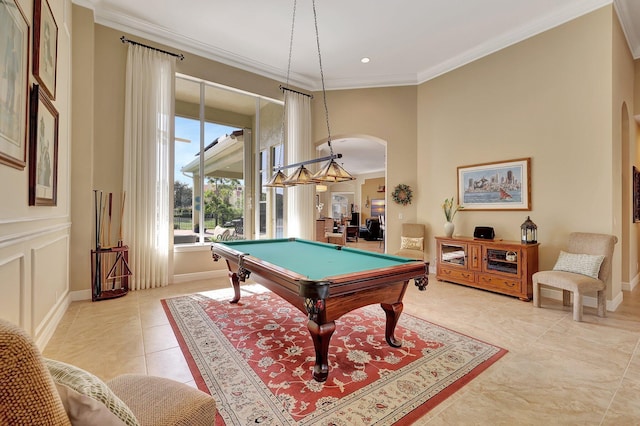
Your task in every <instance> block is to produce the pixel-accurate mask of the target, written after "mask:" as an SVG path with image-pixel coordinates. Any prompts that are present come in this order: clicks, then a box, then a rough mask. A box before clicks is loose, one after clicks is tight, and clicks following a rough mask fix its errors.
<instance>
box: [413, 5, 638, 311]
mask: <svg viewBox="0 0 640 426" xmlns="http://www.w3.org/2000/svg"><path fill="white" fill-rule="evenodd" d="M611 58H612V9H611V7H610V6H609V7H605V8H602V9H600V10H598V11H595V12H593V13H591V14H588V15H586V16H583V17H581V18H579V19H576V20H574V21H571V22H569V23H567V24H564V25H562V26H560V27H557V28H555V29H552V30H550V31H547V32H545V33H543V34H540V35H538V36H536V37H533V38H531V39H528V40H526V41H523V42H521V43H518V44H516V45H514V46H511V47H509V48H507V49H504V50H502V51H499V52H497V53H495V54H493V55H491V56H488V57H486V58H483V59H480V60H478V61H476V62H474V63H471V64H469V65H467V66H465V67H462V68H460V69H458V70H455V71H452V72H450V73H448V74H445V75H443V76H441V77H439V78H437V79H434V80H432V81H429V82H427V83H425V84H423V85H421V86H420V88H419V95H418V98H419V99H418V116H419V119H418V156H417V159H418V164H419V165H420V164H423V165H426V167H425V169H426V172H427V178H426V180H425V181H424V182H425V185H422V186H420V187H419V188H418V195H417V197H416V198H417V206H418V211H419V212H420V217H421V218H424V220H426V221H428V222H430V223H431V224H432V225H433V228H434V229H435V230H436V231H435V233H436V234H438V232H437V231H438V229H440V228H439V226H438V225H437V224H438V223H443V222H444V216H443V213H442V210H441V207H440V205H441V203H442V201H443V200H444V199H445V198H447V197H450V196H451V195H452V194H454V193H455V192H456V185H457V175H456V168H457V167H458V166H462V165H469V164H478V163H484V162H491V161H500V160H509V159H515V158H523V157H531V168H532V170H531V176H532V178H531V187H532V188H531V189H532V210H531V211H530V212H527V211H502V212H500V211H462V212H461V214H459V215H457V216H456V219H455V224H456V233H457V234H462V235H472V232H473V229H474V227H475V226H478V225H485V226H493V227H494V228H495V231H496V236H497V237H498V238H503V239H508V240H513V239H515V240H518V239H519V229H520V225H521V223H522V222H523V221H524V220H525V219H526V216H527V215H531V219H532V220H533V221H534V222H535V223H536V224H537V225H538V240H539V242H540V243H541V247H540V268H542V269H544V268H550V267H552V266H553V264H554V261H555V258H556V257H557V254H558V251H559V250H560V248H561V246H562V244H563V242H564V241H565V240H566V238H567V235H568V233H569V232H571V231H573V230H582V231H591V232H604V233H614V234H617V235H619V233H620V231H619V221H620V210H621V202H620V192H619V189H618V188H619V187H620V183H621V182H620V178H619V174H618V172H619V165H620V155H619V140H615V141H614V140H612V139H613V138H612V134H613V129H612V111H614V114H615V117H614V119H613V122H615V127H617V128H618V129H619V128H620V118H619V117H620V103H619V101H617V100H616V101H617V104H616V105H615V106H614V107H612V93H611V90H612V67H611V62H612V60H611ZM627 62H628V61H627ZM623 67H624V68H627V67H628V64H625V65H624V66H623ZM627 71H628V70H627ZM616 77H617V76H616ZM627 78H628V77H626V76H625V77H624V79H627ZM628 83H629V82H628V81H627V82H626V83H625V84H624V86H625V87H627V89H626V90H627V92H626V93H627V95H628V96H630V90H629V88H628ZM441 232H442V231H441ZM621 250H622V248H621V246H620V245H618V246H617V248H616V258H617V259H616V260H615V265H614V274H613V281H614V286H613V290H612V289H609V294H608V298H609V299H610V300H611V299H612V298H618V297H619V296H620V295H621V294H620V291H619V290H620V277H621V273H620V272H621V261H620V253H621ZM430 253H432V256H433V253H435V250H434V245H433V242H431V249H430ZM432 260H433V258H432ZM612 291H613V292H612Z"/></svg>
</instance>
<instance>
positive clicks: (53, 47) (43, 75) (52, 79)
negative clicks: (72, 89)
mask: <svg viewBox="0 0 640 426" xmlns="http://www.w3.org/2000/svg"><path fill="white" fill-rule="evenodd" d="M57 56H58V25H57V24H56V20H55V18H54V17H53V12H52V11H51V7H49V3H48V2H47V0H35V2H34V5H33V76H34V77H35V78H36V80H38V82H39V83H40V85H41V86H42V90H44V91H45V93H46V94H47V95H49V97H50V98H51V100H55V99H56V70H57V66H56V64H57Z"/></svg>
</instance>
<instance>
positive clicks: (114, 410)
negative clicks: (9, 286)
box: [0, 319, 216, 426]
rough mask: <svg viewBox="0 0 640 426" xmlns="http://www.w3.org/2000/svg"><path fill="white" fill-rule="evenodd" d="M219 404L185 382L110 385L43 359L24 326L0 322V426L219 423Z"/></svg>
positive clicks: (135, 378)
mask: <svg viewBox="0 0 640 426" xmlns="http://www.w3.org/2000/svg"><path fill="white" fill-rule="evenodd" d="M215 417H216V404H215V400H214V399H213V398H212V397H211V396H210V395H208V394H206V393H204V392H201V391H199V390H198V389H195V388H192V387H191V386H188V385H186V384H184V383H180V382H176V381H174V380H170V379H165V378H161V377H151V376H145V375H123V376H119V377H116V378H115V379H113V380H112V381H110V382H108V383H104V382H102V381H101V380H100V379H98V378H97V377H95V376H93V375H91V374H89V373H87V372H86V371H84V370H81V369H79V368H77V367H74V366H71V365H69V364H65V363H61V362H59V361H54V360H48V359H45V358H43V356H42V354H41V353H40V351H39V349H38V347H37V346H36V344H35V343H34V342H33V340H32V339H31V337H30V336H29V335H28V334H27V333H26V332H25V331H24V330H22V329H21V328H20V327H18V326H16V325H14V324H12V323H10V322H8V321H6V320H2V319H0V425H56V426H57V425H71V424H90V425H113V424H119V425H122V424H126V425H136V424H139V425H150V426H151V425H153V426H159V425H184V426H187V425H189V426H191V425H213V424H214V422H215Z"/></svg>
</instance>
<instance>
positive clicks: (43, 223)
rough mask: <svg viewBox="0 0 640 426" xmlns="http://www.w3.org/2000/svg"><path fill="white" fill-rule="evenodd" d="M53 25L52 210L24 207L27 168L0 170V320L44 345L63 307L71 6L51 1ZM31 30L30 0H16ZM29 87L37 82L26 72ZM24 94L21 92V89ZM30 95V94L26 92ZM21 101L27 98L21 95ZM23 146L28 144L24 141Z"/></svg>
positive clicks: (67, 219)
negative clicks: (55, 177)
mask: <svg viewBox="0 0 640 426" xmlns="http://www.w3.org/2000/svg"><path fill="white" fill-rule="evenodd" d="M49 3H50V6H51V10H52V12H53V15H54V17H55V20H56V24H57V26H58V51H57V83H56V99H55V100H53V101H52V103H53V106H54V107H55V109H56V110H57V112H58V114H59V122H58V125H59V128H58V181H57V205H56V206H53V207H52V206H37V207H36V206H29V203H28V187H29V179H28V176H29V169H30V165H29V164H27V166H26V167H25V168H24V169H15V168H12V167H8V166H5V165H0V180H1V181H2V182H3V184H2V185H0V198H1V199H2V200H3V202H2V203H1V204H0V294H2V297H1V298H0V316H1V317H2V318H4V319H7V320H10V321H12V322H14V323H16V324H18V325H20V326H22V327H23V328H25V329H26V330H27V331H28V332H29V333H30V334H31V335H32V336H33V337H34V338H35V340H36V342H37V343H38V344H39V345H40V346H43V345H44V344H45V343H46V341H47V340H48V339H49V337H50V336H51V333H52V332H53V330H54V329H55V326H56V325H57V323H58V321H59V319H60V318H61V316H62V314H64V311H65V310H66V308H67V305H68V297H67V296H68V295H69V269H70V267H71V265H72V263H71V261H70V259H69V244H70V243H69V240H70V222H71V220H70V216H69V214H70V196H69V195H70V194H69V185H70V183H69V182H70V179H71V172H70V171H71V167H70V146H71V137H70V133H71V114H70V105H71V86H70V79H71V72H70V70H71V1H70V0H50V1H49ZM18 4H19V6H20V8H21V9H22V11H23V13H24V16H25V18H26V20H27V22H28V24H29V29H30V31H31V36H30V42H31V44H30V45H31V46H33V19H32V17H33V1H32V0H18ZM31 53H32V52H31V48H30V49H29V52H28V54H29V56H30V60H29V69H28V70H27V71H28V83H29V88H31V86H32V84H33V83H35V82H36V80H35V78H34V77H33V75H32V73H31V65H32V64H33V58H32V55H31ZM25 89H26V88H25ZM29 90H30V89H29ZM23 95H24V96H28V95H27V93H26V92H23ZM25 144H26V145H28V142H25Z"/></svg>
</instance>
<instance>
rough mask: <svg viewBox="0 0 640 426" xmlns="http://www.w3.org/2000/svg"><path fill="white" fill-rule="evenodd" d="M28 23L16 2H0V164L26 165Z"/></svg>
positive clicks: (20, 166) (21, 168) (9, 0)
mask: <svg viewBox="0 0 640 426" xmlns="http://www.w3.org/2000/svg"><path fill="white" fill-rule="evenodd" d="M29 35H30V31H29V23H28V21H27V18H26V17H25V15H24V13H22V9H20V5H18V3H17V2H16V0H2V1H1V2H0V40H1V42H0V58H2V60H0V164H4V165H7V166H10V167H13V168H15V169H19V170H23V169H24V168H25V166H26V165H27V161H26V160H27V128H28V121H27V120H28V112H29V50H30V47H29V46H30V39H29Z"/></svg>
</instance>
